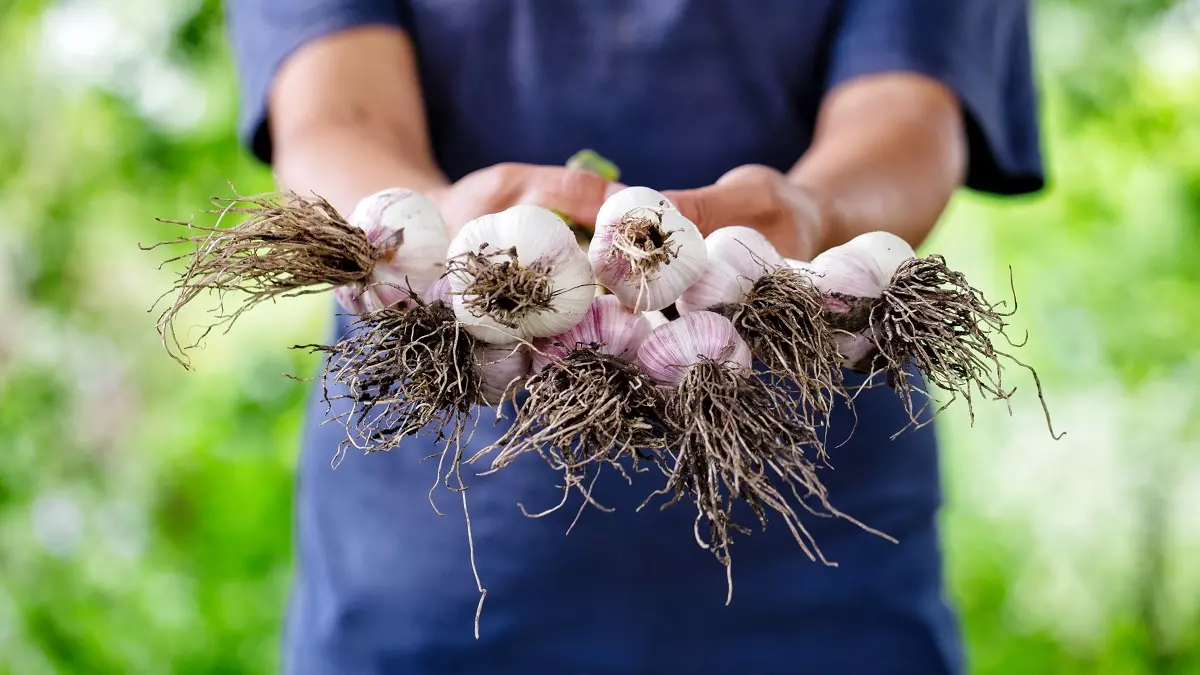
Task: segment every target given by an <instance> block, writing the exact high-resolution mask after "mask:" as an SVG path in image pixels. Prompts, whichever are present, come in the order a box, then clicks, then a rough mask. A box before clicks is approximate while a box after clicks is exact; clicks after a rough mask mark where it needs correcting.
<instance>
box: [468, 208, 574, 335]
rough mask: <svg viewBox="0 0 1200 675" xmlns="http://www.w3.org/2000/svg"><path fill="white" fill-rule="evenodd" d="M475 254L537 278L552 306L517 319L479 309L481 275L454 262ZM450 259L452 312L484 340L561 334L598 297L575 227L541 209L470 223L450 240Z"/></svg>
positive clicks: (525, 312) (499, 309) (497, 309)
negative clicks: (576, 239) (576, 236)
mask: <svg viewBox="0 0 1200 675" xmlns="http://www.w3.org/2000/svg"><path fill="white" fill-rule="evenodd" d="M476 254H482V258H483V259H485V260H486V261H487V262H489V263H490V264H492V265H504V264H505V263H507V264H508V265H507V266H506V267H508V268H511V269H512V270H514V272H513V273H514V274H518V273H519V274H525V275H528V276H530V277H533V278H536V279H537V280H538V283H539V284H542V285H543V286H544V288H545V289H548V292H549V297H550V300H549V302H548V304H547V305H546V306H544V307H533V308H528V309H527V310H522V312H521V314H520V315H519V316H510V315H506V314H505V311H506V310H505V308H503V307H499V306H497V307H494V308H490V307H481V306H480V304H481V303H483V301H484V298H483V297H482V296H481V295H480V291H479V289H478V288H476V289H475V292H472V287H473V286H475V284H476V283H477V282H478V281H479V279H478V277H477V276H476V274H475V273H473V272H471V271H469V270H467V269H464V268H463V267H462V266H456V265H455V263H454V261H455V260H463V259H466V258H468V257H470V256H472V255H476ZM514 254H515V258H514ZM447 257H448V258H449V260H450V261H451V262H450V263H449V264H450V266H451V267H452V268H453V269H452V270H451V272H450V273H449V274H448V276H447V278H448V279H449V283H450V289H451V292H452V293H453V296H452V302H451V305H452V306H453V308H454V314H455V316H456V317H457V318H458V320H459V321H461V322H462V323H463V324H464V325H465V326H466V329H467V331H468V332H469V333H470V334H471V335H473V336H474V337H476V338H478V339H480V340H483V341H484V342H489V343H492V344H509V343H512V342H517V341H519V340H528V339H533V338H541V337H550V336H552V335H558V334H559V333H562V332H563V331H566V330H567V329H569V328H571V327H572V326H574V325H575V324H577V323H579V321H580V320H581V319H582V318H583V315H584V313H585V312H586V311H587V309H588V306H589V305H590V304H591V301H592V298H593V297H594V296H595V290H594V288H593V283H594V282H593V280H592V270H591V266H590V265H589V264H588V259H587V254H585V253H584V252H583V249H581V248H579V244H578V243H577V242H576V241H575V235H574V233H572V232H571V228H569V227H568V226H567V224H566V223H565V222H563V220H562V219H561V218H559V217H558V216H556V215H554V213H553V212H552V211H550V210H548V209H544V208H542V207H540V206H532V205H527V204H521V205H517V206H512V207H510V208H508V209H506V210H504V211H502V212H500V213H493V214H488V215H485V216H480V217H479V218H476V219H474V220H472V221H470V222H468V223H466V224H465V225H463V227H462V229H461V230H459V232H458V235H457V236H455V237H454V239H453V240H452V241H451V242H450V247H449V251H448V254H447ZM514 262H515V263H516V266H513V265H512V263H514Z"/></svg>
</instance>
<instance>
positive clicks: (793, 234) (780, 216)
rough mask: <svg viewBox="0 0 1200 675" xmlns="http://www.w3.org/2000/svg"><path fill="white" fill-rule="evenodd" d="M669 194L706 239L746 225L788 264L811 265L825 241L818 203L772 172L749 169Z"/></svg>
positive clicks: (761, 169)
mask: <svg viewBox="0 0 1200 675" xmlns="http://www.w3.org/2000/svg"><path fill="white" fill-rule="evenodd" d="M663 194H665V195H666V196H667V198H668V199H670V200H671V202H672V203H673V204H675V206H676V207H677V208H678V209H679V211H680V212H681V213H683V215H685V216H687V217H688V218H689V219H690V220H691V221H692V222H693V223H695V224H696V227H698V228H700V231H701V232H702V233H703V234H705V235H708V234H709V233H710V232H712V231H713V230H715V229H717V228H721V227H725V226H727V225H745V226H747V227H752V228H754V229H756V230H758V231H759V232H761V233H762V234H763V236H765V237H766V238H767V239H768V240H769V241H770V242H771V243H772V244H774V245H775V248H776V249H777V250H778V251H779V253H780V254H781V255H783V256H784V257H787V258H794V259H796V260H804V261H808V260H811V259H812V256H814V255H816V254H817V253H818V252H819V251H818V248H819V247H820V245H821V242H822V240H823V238H824V234H825V233H824V226H825V223H824V222H823V219H822V217H821V208H820V204H819V203H818V201H817V199H816V197H815V196H814V195H812V194H811V193H810V192H809V191H808V190H806V189H804V188H802V187H799V186H797V185H794V184H792V183H790V182H788V180H787V177H786V176H785V175H784V174H783V173H781V172H779V171H777V170H775V169H772V168H770V167H767V166H760V165H757V164H747V165H745V166H740V167H738V168H736V169H734V170H732V171H730V172H728V173H726V174H725V175H724V176H721V178H720V179H719V180H718V181H717V182H716V183H715V184H713V185H710V186H708V187H702V188H698V189H695V190H672V191H667V192H664V193H663Z"/></svg>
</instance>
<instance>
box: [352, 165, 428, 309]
mask: <svg viewBox="0 0 1200 675" xmlns="http://www.w3.org/2000/svg"><path fill="white" fill-rule="evenodd" d="M347 221H348V222H349V223H350V224H351V225H354V226H355V227H358V228H361V229H362V230H363V231H364V232H366V234H367V240H368V241H370V242H371V243H372V244H374V245H375V246H376V247H379V248H380V249H381V254H382V255H381V256H380V257H379V258H378V259H377V260H376V262H375V270H374V272H373V273H372V278H371V280H370V282H368V287H367V289H366V290H365V291H364V292H363V293H362V303H363V306H364V307H365V308H366V309H368V310H374V309H380V308H382V307H386V306H388V305H393V304H396V303H398V302H405V301H407V300H408V299H409V297H410V296H409V293H408V289H409V288H410V287H411V288H412V290H413V291H414V292H416V293H418V294H420V293H424V292H425V289H426V288H428V287H429V285H430V284H431V283H433V282H434V280H436V279H437V278H438V277H439V276H441V275H442V273H443V272H444V271H445V260H446V249H447V247H448V246H449V245H450V235H449V234H447V233H446V224H445V222H443V220H442V216H441V214H440V213H439V212H438V209H437V206H436V205H435V204H434V203H433V202H432V201H430V200H429V198H428V197H426V196H424V195H422V194H421V193H419V192H414V191H412V190H406V189H404V188H386V189H384V190H380V191H378V192H376V193H374V194H371V195H367V196H366V197H364V198H362V199H361V200H359V202H358V204H357V205H355V207H354V210H353V211H352V212H351V213H350V217H349V218H347Z"/></svg>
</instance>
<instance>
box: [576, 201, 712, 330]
mask: <svg viewBox="0 0 1200 675" xmlns="http://www.w3.org/2000/svg"><path fill="white" fill-rule="evenodd" d="M706 257H707V256H706V252H705V248H704V238H703V237H702V236H701V234H700V230H698V229H696V226H695V224H693V223H692V221H690V220H688V219H687V218H685V217H684V216H683V214H681V213H680V212H679V210H678V209H676V208H675V206H674V205H672V204H671V202H670V201H668V200H667V198H666V197H664V196H663V195H662V193H660V192H656V191H655V190H651V189H650V188H647V187H628V188H625V189H624V190H621V191H620V192H617V193H616V194H614V195H613V196H611V197H609V198H608V199H607V200H605V202H604V204H603V205H602V206H601V207H600V211H599V213H598V214H597V216H596V231H595V234H593V235H592V243H591V246H590V247H589V248H588V258H589V260H590V261H591V263H592V269H593V270H594V271H595V274H596V279H597V281H599V282H600V283H602V284H604V286H605V287H606V288H608V289H609V290H610V291H611V292H612V293H613V295H615V296H617V298H618V299H620V301H621V303H622V304H624V305H625V306H626V307H629V308H630V309H632V310H634V311H638V312H644V311H648V310H659V309H662V308H664V307H666V306H668V305H670V304H671V303H673V302H675V300H677V299H678V298H679V296H680V294H682V293H683V292H684V291H685V290H687V288H688V287H689V286H691V285H692V284H693V283H695V282H696V280H697V279H699V278H700V275H701V273H703V271H704V265H705V262H706Z"/></svg>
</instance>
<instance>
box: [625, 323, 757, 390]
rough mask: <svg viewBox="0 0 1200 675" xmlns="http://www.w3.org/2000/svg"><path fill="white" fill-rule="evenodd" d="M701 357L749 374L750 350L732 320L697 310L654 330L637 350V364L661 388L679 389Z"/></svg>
mask: <svg viewBox="0 0 1200 675" xmlns="http://www.w3.org/2000/svg"><path fill="white" fill-rule="evenodd" d="M701 358H708V359H712V360H714V361H717V362H719V363H724V364H725V365H727V366H728V367H730V368H734V369H736V370H741V371H746V372H749V371H750V366H751V363H752V361H751V356H750V347H749V346H748V345H747V344H746V341H745V340H743V339H742V338H741V336H740V335H738V334H737V330H736V329H735V328H734V327H733V324H732V323H730V321H729V319H726V318H725V317H723V316H721V315H720V314H716V313H714V312H705V311H696V312H692V313H690V314H684V315H683V316H680V317H679V318H678V319H675V320H673V321H669V322H667V323H666V324H664V325H662V326H659V327H658V328H655V329H654V330H653V331H651V332H650V335H649V337H647V338H646V340H645V341H644V342H642V346H641V348H640V349H639V350H638V365H639V366H641V368H642V371H643V372H645V373H646V374H647V375H649V376H650V377H651V378H653V379H654V381H655V382H658V383H659V384H661V385H665V386H669V387H677V386H679V384H680V383H682V382H683V379H684V378H685V377H686V376H687V373H688V368H689V366H691V365H693V364H695V363H697V362H698V361H699V360H700V359H701Z"/></svg>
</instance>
